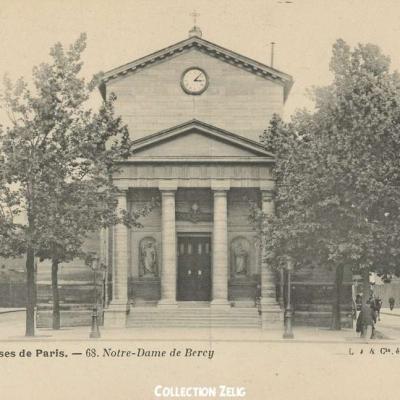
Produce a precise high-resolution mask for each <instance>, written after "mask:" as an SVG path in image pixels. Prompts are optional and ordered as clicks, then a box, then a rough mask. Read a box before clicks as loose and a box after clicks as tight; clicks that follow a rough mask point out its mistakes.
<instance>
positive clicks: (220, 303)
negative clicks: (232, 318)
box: [210, 299, 231, 308]
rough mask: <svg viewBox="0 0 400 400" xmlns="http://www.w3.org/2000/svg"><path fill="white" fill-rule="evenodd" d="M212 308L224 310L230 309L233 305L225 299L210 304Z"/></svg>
mask: <svg viewBox="0 0 400 400" xmlns="http://www.w3.org/2000/svg"><path fill="white" fill-rule="evenodd" d="M210 306H211V307H222V308H230V306H231V303H230V302H229V301H228V300H225V299H215V300H212V301H211V303H210Z"/></svg>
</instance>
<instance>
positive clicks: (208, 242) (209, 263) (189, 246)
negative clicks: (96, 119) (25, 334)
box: [37, 27, 352, 328]
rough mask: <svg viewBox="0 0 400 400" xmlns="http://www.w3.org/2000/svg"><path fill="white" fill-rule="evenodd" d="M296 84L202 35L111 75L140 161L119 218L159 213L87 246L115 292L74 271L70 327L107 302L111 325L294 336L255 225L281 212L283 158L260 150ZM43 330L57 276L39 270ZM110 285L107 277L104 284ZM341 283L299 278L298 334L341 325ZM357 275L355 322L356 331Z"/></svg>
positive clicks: (306, 271) (63, 293)
mask: <svg viewBox="0 0 400 400" xmlns="http://www.w3.org/2000/svg"><path fill="white" fill-rule="evenodd" d="M292 84H293V80H292V78H291V76H289V75H287V74H285V73H283V72H280V71H278V70H276V69H274V68H271V67H269V66H267V65H264V64H262V63H259V62H257V61H255V60H252V59H249V58H247V57H245V56H242V55H240V54H237V53H235V52H233V51H230V50H227V49H225V48H223V47H221V46H218V45H216V44H214V43H211V42H209V41H207V40H205V39H203V38H202V35H201V31H200V30H199V28H197V27H194V28H193V29H192V30H191V32H190V35H189V38H187V39H186V40H183V41H181V42H179V43H176V44H174V45H172V46H169V47H167V48H165V49H162V50H160V51H157V52H155V53H153V54H150V55H148V56H146V57H143V58H140V59H138V60H136V61H133V62H131V63H128V64H126V65H123V66H121V67H118V68H115V69H113V70H111V71H109V72H107V73H105V75H104V78H103V81H102V83H101V85H100V91H101V94H102V96H103V97H104V98H106V97H107V96H109V95H110V94H111V93H114V94H115V95H116V98H117V99H116V102H115V108H116V114H117V115H120V116H121V117H122V119H123V121H124V123H126V124H127V126H128V129H129V134H130V137H131V139H132V141H133V152H132V154H131V156H130V157H129V158H128V159H126V160H124V161H123V162H122V163H121V165H120V167H121V168H120V170H119V172H118V173H117V174H115V175H114V176H113V180H114V183H115V185H116V186H117V187H118V188H119V196H118V207H119V208H120V209H122V210H126V211H129V212H135V210H140V209H142V208H143V207H148V205H149V204H151V205H152V207H151V211H150V212H149V213H147V214H146V215H145V216H144V217H141V218H140V223H141V227H137V228H127V227H126V226H125V225H122V224H121V225H117V226H114V227H112V228H109V229H108V230H104V231H102V232H101V234H100V236H99V237H93V238H91V239H90V240H89V241H88V243H87V247H88V249H89V250H92V251H95V252H96V253H97V254H99V255H100V260H101V263H102V264H103V265H105V266H107V271H106V272H105V273H104V275H103V278H104V279H103V281H102V285H101V287H100V286H99V287H98V290H97V291H94V292H93V278H92V277H91V275H90V271H89V269H88V267H87V266H86V265H84V262H83V261H79V260H74V261H73V262H72V263H69V264H68V265H67V264H66V265H65V266H62V268H61V270H60V273H59V276H60V281H59V282H60V298H61V323H62V325H64V326H67V325H69V326H74V325H75V326H76V325H86V324H89V323H90V319H91V311H90V310H91V308H92V304H93V293H97V294H98V295H99V296H100V294H101V293H102V295H101V296H100V297H101V298H98V300H97V301H98V303H100V301H101V303H102V304H103V307H104V325H105V326H106V327H154V328H156V327H180V326H183V327H243V328H250V327H253V328H254V327H263V328H272V327H276V326H277V324H278V325H280V326H281V325H282V320H283V311H284V308H285V296H284V293H287V289H288V288H287V287H286V284H285V282H286V281H287V280H286V277H285V276H284V274H282V273H278V272H275V271H273V270H271V268H270V267H269V266H268V264H267V263H266V262H265V257H263V249H262V247H261V245H260V243H261V241H260V238H259V237H258V235H257V232H256V230H255V228H254V226H253V225H252V223H251V221H250V219H249V215H250V210H251V207H252V205H256V206H257V207H259V208H261V209H262V210H263V211H264V212H265V213H267V214H268V213H270V214H271V213H273V212H274V204H273V190H274V178H273V174H272V167H273V163H274V156H273V155H272V154H270V153H268V152H267V151H265V149H264V148H263V146H261V145H260V143H259V137H260V135H261V134H262V132H263V131H264V129H265V128H266V127H267V126H268V123H269V121H270V119H271V117H272V116H273V114H275V113H276V114H282V110H283V106H284V103H285V100H286V99H287V97H288V95H289V92H290V89H291V87H292ZM37 282H38V319H37V321H38V322H37V323H38V326H49V325H50V324H51V302H52V297H51V284H50V282H51V280H50V270H49V268H48V267H47V269H46V268H45V265H42V266H40V267H39V268H38V280H37ZM97 282H98V285H99V282H101V280H97ZM333 283H334V274H333V273H332V271H328V270H325V269H323V268H315V269H312V268H302V269H301V270H299V271H297V272H296V273H294V274H293V276H292V285H291V293H292V304H293V307H294V311H295V323H296V324H307V325H310V324H313V325H320V326H321V325H325V326H326V325H329V323H330V319H331V307H332V306H331V303H332V293H333V286H334V285H333ZM351 283H352V282H351V277H345V284H344V288H343V290H342V302H343V304H342V310H343V315H342V317H343V318H342V321H343V322H344V325H349V324H351V315H350V314H351Z"/></svg>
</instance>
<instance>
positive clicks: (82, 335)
mask: <svg viewBox="0 0 400 400" xmlns="http://www.w3.org/2000/svg"><path fill="white" fill-rule="evenodd" d="M24 311H25V310H24V309H4V308H1V309H0V341H55V342H57V341H143V342H146V341H149V342H157V341H159V342H165V341H169V342H189V341H194V342H210V341H213V342H282V343H283V342H287V343H357V342H359V343H365V339H361V338H360V337H359V335H358V334H357V333H356V332H355V329H348V328H344V329H342V330H340V331H332V330H330V329H328V328H321V327H306V326H299V327H296V326H295V327H294V328H293V334H294V338H293V339H283V338H282V335H283V323H282V325H281V326H280V325H278V326H275V328H274V329H271V330H261V329H240V328H233V329H226V328H212V327H211V326H210V327H208V328H160V329H149V328H125V329H124V328H118V329H116V328H104V327H100V332H101V338H100V339H90V338H89V333H90V327H88V326H84V327H71V328H62V329H60V330H58V331H54V330H52V329H36V336H35V337H33V338H26V337H25V336H24V334H25V312H24ZM382 311H383V310H382ZM382 314H383V315H386V310H385V311H384V312H383V313H382ZM390 315H393V316H394V315H395V316H396V317H400V314H390ZM396 317H394V318H396ZM397 321H398V324H399V325H398V327H396V326H393V325H390V324H389V325H388V322H387V321H385V318H382V321H381V322H378V323H377V325H376V339H374V340H373V341H371V342H373V343H378V342H379V343H380V342H385V343H387V342H391V343H395V342H399V343H400V319H397V318H396V322H397ZM389 322H390V321H389Z"/></svg>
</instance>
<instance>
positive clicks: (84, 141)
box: [0, 34, 149, 336]
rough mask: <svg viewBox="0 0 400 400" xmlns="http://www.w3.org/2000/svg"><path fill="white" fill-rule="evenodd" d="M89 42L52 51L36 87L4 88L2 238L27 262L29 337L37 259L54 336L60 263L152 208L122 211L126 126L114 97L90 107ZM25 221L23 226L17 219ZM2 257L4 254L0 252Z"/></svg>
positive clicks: (82, 39) (38, 71) (38, 74)
mask: <svg viewBox="0 0 400 400" xmlns="http://www.w3.org/2000/svg"><path fill="white" fill-rule="evenodd" d="M85 46H86V35H84V34H82V35H81V36H80V37H79V39H78V40H77V41H76V42H75V43H74V44H73V45H71V46H70V47H69V48H68V50H65V49H64V48H63V46H62V45H61V44H60V43H57V44H56V45H55V46H53V47H52V49H51V52H50V55H51V59H52V62H51V63H45V64H41V65H40V66H39V67H35V68H34V70H33V87H34V90H31V89H30V88H29V86H28V85H27V84H26V83H25V82H24V80H23V79H20V80H19V81H18V82H17V83H16V84H15V85H13V84H12V83H11V82H10V81H9V80H8V79H6V80H5V91H4V95H3V98H2V100H3V106H4V108H5V110H6V111H7V113H8V115H9V117H10V121H11V124H10V126H9V127H7V128H6V129H5V130H3V131H2V135H1V147H2V150H3V151H2V164H1V165H2V171H1V172H2V179H3V180H2V181H1V182H0V196H2V197H1V199H0V200H1V203H2V204H3V209H4V210H7V212H3V213H2V214H1V215H0V218H2V221H4V222H7V225H3V229H2V230H1V231H0V235H1V236H0V240H1V244H2V249H8V251H7V253H6V254H5V255H10V254H11V255H14V256H18V255H21V254H23V253H24V254H26V270H27V314H26V315H27V320H26V335H27V336H32V335H34V318H33V317H34V306H35V281H34V257H35V256H37V257H39V258H41V259H50V260H51V262H52V289H53V328H55V329H58V328H59V327H60V312H59V295H58V282H57V271H58V266H59V263H60V262H67V261H70V260H72V259H73V258H74V257H81V256H83V255H84V243H85V240H86V239H87V237H88V236H89V235H90V234H91V233H93V232H96V231H98V230H99V229H101V228H102V227H107V226H110V225H114V224H117V223H121V222H123V223H125V224H127V225H128V226H129V225H137V224H138V223H137V219H138V217H139V216H140V215H141V214H143V213H145V212H146V211H148V209H149V208H148V207H147V208H144V209H143V210H137V211H136V212H134V213H129V214H128V213H127V212H126V210H117V208H116V207H117V204H116V201H115V198H116V197H115V196H116V193H117V191H118V190H117V188H116V187H115V186H114V185H113V182H112V174H113V173H115V172H116V171H117V170H118V161H120V160H121V159H123V158H125V157H127V156H128V155H129V151H130V146H131V144H130V140H129V134H128V131H127V128H126V126H124V125H123V124H122V121H121V119H120V118H117V117H116V116H115V114H114V109H113V103H114V100H115V97H114V96H113V95H111V96H109V99H108V100H107V101H105V102H104V103H103V104H102V105H101V107H100V109H99V111H97V112H93V111H92V110H90V109H88V108H87V107H86V104H87V100H88V99H89V96H90V93H91V92H92V90H94V89H95V87H96V83H97V82H98V77H96V78H95V79H94V80H93V81H92V82H90V83H89V84H87V83H86V82H85V80H84V79H83V78H81V77H80V76H79V74H80V71H81V68H82V62H81V54H82V52H83V51H84V49H85ZM18 214H24V215H26V221H24V222H23V223H18V222H17V220H16V219H15V217H16V216H17V215H18ZM2 253H5V251H2Z"/></svg>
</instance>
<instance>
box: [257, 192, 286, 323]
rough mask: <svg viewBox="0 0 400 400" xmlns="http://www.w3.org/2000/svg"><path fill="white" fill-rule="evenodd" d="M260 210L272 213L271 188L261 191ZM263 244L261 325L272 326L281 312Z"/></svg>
mask: <svg viewBox="0 0 400 400" xmlns="http://www.w3.org/2000/svg"><path fill="white" fill-rule="evenodd" d="M261 201H262V211H263V213H264V214H266V215H273V214H274V202H273V198H272V189H267V190H262V191H261ZM265 256H266V252H265V248H264V246H263V247H262V250H261V316H262V327H263V328H264V329H265V328H272V327H276V325H277V324H278V323H279V322H280V321H282V312H281V308H280V306H279V303H278V302H277V301H276V282H275V274H274V272H273V271H272V270H271V267H270V266H269V265H268V262H267V260H266V257H265Z"/></svg>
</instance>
